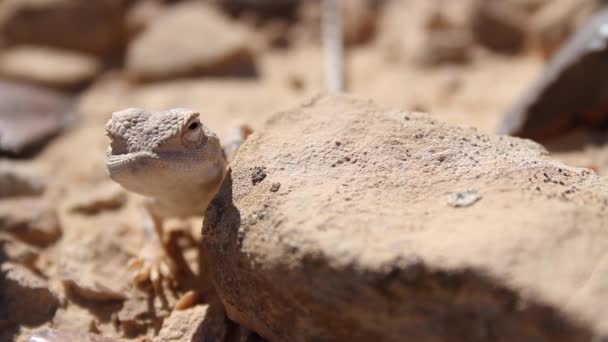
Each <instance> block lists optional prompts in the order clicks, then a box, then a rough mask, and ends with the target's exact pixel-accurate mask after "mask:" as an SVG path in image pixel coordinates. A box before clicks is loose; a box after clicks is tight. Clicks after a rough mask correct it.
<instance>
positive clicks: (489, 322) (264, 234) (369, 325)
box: [203, 96, 608, 341]
mask: <svg viewBox="0 0 608 342" xmlns="http://www.w3.org/2000/svg"><path fill="white" fill-rule="evenodd" d="M259 169H262V170H264V173H265V174H266V177H265V178H264V179H263V180H261V181H259V182H257V184H254V182H253V179H252V176H254V175H256V174H258V172H257V170H259ZM278 183H280V187H279V188H278V190H277V189H276V184H278ZM272 189H274V190H272ZM470 189H475V191H476V192H477V194H478V196H479V198H478V199H477V200H476V201H469V202H471V203H468V204H469V205H468V206H460V207H457V206H456V207H455V206H452V205H450V201H452V199H451V198H452V196H453V193H455V192H467V193H469V192H470ZM475 197H477V195H476V196H475ZM607 220H608V182H607V181H606V180H605V179H603V178H600V177H598V176H597V175H595V174H593V173H592V172H591V171H590V170H587V169H580V168H574V167H568V166H565V165H563V164H561V163H559V162H556V161H554V160H552V159H550V158H548V157H547V155H546V152H545V150H544V149H543V148H541V147H540V146H539V145H537V144H535V143H532V142H530V141H527V140H520V139H517V138H509V137H504V136H494V135H487V134H484V133H481V132H480V131H478V130H476V129H474V128H464V127H455V126H449V125H446V124H443V123H441V122H438V121H435V120H433V119H431V118H430V117H429V116H427V115H424V114H416V113H405V112H400V111H390V110H382V109H379V108H378V107H377V106H376V105H374V104H373V103H371V102H369V101H364V100H357V99H354V98H350V97H346V96H337V97H323V98H319V99H315V100H312V101H310V102H309V103H307V104H305V105H303V106H302V107H300V108H298V109H294V110H291V111H286V112H283V113H280V114H277V115H276V116H274V117H273V118H272V119H270V120H269V121H268V122H267V124H266V126H265V128H264V129H262V130H261V131H258V132H256V133H254V134H253V135H252V136H251V137H250V138H249V140H248V141H247V142H246V143H245V144H244V145H243V146H242V147H241V150H240V151H239V153H238V155H237V157H236V159H235V161H234V162H233V164H232V171H231V174H230V175H229V176H228V177H227V180H226V181H225V183H224V186H223V188H222V190H221V192H220V194H219V195H218V196H217V197H216V199H215V200H214V202H213V203H212V205H211V206H210V207H209V209H208V211H207V215H206V219H205V223H204V227H203V235H204V236H203V244H204V248H205V254H206V255H205V259H206V260H207V263H208V265H207V267H208V268H209V272H210V276H211V278H212V280H213V281H214V284H215V286H216V289H217V291H218V293H219V295H220V297H221V299H222V302H223V303H224V304H225V306H226V310H227V314H228V316H229V317H230V318H231V319H232V320H234V321H236V322H239V323H241V324H243V325H244V326H246V327H248V328H250V329H252V330H254V331H255V332H257V333H259V334H260V335H261V336H263V337H265V338H268V339H270V340H291V341H294V340H317V341H321V340H372V339H375V340H380V339H381V340H385V341H389V340H392V341H400V340H403V337H404V336H407V337H408V338H409V339H411V340H418V341H422V340H424V341H443V340H461V341H462V340H504V341H508V340H534V341H542V340H546V341H587V340H589V338H590V336H591V335H599V336H608V321H606V320H605V319H604V317H607V315H608V311H607V310H608V309H607V308H608V306H607V305H606V304H608V291H606V284H605V281H604V279H603V276H602V274H605V273H606V272H607V271H608V258H607V257H606V250H608V230H607V229H606V224H605V223H606V222H607Z"/></svg>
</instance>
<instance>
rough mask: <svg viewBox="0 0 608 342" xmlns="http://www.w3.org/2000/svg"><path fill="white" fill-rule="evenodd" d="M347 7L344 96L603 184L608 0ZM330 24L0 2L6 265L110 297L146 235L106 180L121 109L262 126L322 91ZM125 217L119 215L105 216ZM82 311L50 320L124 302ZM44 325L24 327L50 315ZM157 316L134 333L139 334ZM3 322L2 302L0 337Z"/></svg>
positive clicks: (118, 0) (49, 0) (246, 2)
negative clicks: (487, 137)
mask: <svg viewBox="0 0 608 342" xmlns="http://www.w3.org/2000/svg"><path fill="white" fill-rule="evenodd" d="M340 3H341V13H342V26H341V27H342V31H343V43H344V48H345V54H344V60H343V62H344V70H345V87H346V88H345V90H346V91H347V92H349V93H351V94H353V95H355V96H358V97H363V98H369V99H372V100H374V101H375V102H376V103H378V104H380V105H381V106H383V107H386V108H395V109H399V110H408V111H424V112H429V113H430V114H431V115H433V116H435V117H437V118H439V119H440V120H442V121H447V122H450V123H453V124H462V125H470V126H474V127H477V128H479V129H481V130H483V131H485V132H499V131H500V132H501V133H510V134H515V135H519V136H522V137H529V138H533V139H535V140H537V141H539V142H541V143H543V144H544V145H545V146H546V147H547V148H548V149H549V150H550V151H551V152H552V154H553V156H554V157H555V158H558V159H561V160H563V161H565V162H567V163H568V164H572V165H576V166H582V167H587V168H591V169H593V170H595V171H597V172H598V173H599V174H601V175H604V176H606V175H608V148H607V147H606V145H605V144H604V143H605V142H606V139H605V136H606V135H605V131H603V129H604V128H605V122H606V120H605V119H606V118H608V115H607V114H606V111H605V109H606V108H608V107H605V104H606V103H607V102H604V101H603V97H602V96H603V93H597V91H596V90H597V89H604V88H606V89H608V87H605V86H604V87H602V82H603V75H604V70H606V67H605V66H604V64H602V61H603V60H607V58H606V54H608V53H607V52H606V51H605V50H606V44H605V41H604V40H603V39H604V37H606V36H607V35H608V27H607V26H606V25H608V20H604V19H605V17H606V16H605V15H604V17H603V19H602V18H600V19H602V20H601V21H598V22H593V21H592V18H593V15H595V14H599V15H600V16H601V13H602V11H601V9H602V7H601V6H602V4H601V3H602V2H601V1H598V0H457V1H455V0H344V1H341V2H340ZM322 21H323V6H322V2H321V1H315V0H306V1H305V0H301V1H297V0H274V1H273V0H257V1H256V0H208V1H203V0H200V1H197V0H181V1H178V0H164V1H163V0H0V79H1V81H0V158H1V160H0V202H1V203H0V242H1V244H0V245H1V246H4V247H3V248H4V251H3V252H2V253H0V261H2V257H4V258H5V259H11V260H22V261H23V262H24V263H26V264H29V265H32V266H33V269H37V270H39V271H40V272H41V273H43V274H44V276H45V279H47V280H49V282H50V284H51V285H49V286H50V287H51V288H53V286H54V285H53V281H54V279H55V280H56V279H59V278H61V279H62V280H63V281H64V282H65V279H72V280H73V281H74V283H75V284H76V285H74V287H75V288H88V289H89V290H90V288H91V287H95V286H94V285H86V284H82V283H79V282H86V281H88V280H86V279H88V278H87V277H88V276H90V277H91V279H93V280H90V281H91V284H95V282H96V281H97V283H99V281H102V280H100V279H102V278H103V281H106V282H107V283H105V285H104V286H105V288H106V289H108V288H110V289H109V290H107V291H106V290H103V291H102V290H100V292H102V293H104V295H105V296H109V297H110V298H112V293H114V294H115V293H117V292H120V291H119V290H120V289H118V288H119V287H120V286H123V285H124V283H125V282H124V281H123V280H121V279H123V278H124V279H128V276H127V275H126V274H127V273H126V272H127V271H126V270H123V268H124V267H123V266H124V265H125V263H126V262H127V261H128V259H129V258H130V256H131V255H132V250H137V246H138V244H141V241H140V240H141V233H133V232H134V231H136V232H139V230H137V228H138V227H137V226H138V225H139V224H140V221H139V220H140V217H139V216H138V211H137V210H136V209H135V208H136V207H137V205H136V204H132V201H131V200H128V199H130V197H128V196H131V195H127V194H125V193H124V192H121V190H119V189H116V188H115V187H113V184H111V183H110V182H109V180H108V178H107V175H106V172H105V166H104V165H105V150H106V148H107V143H108V141H107V138H106V137H105V136H104V130H103V126H104V124H105V122H106V121H107V120H108V119H109V117H110V115H111V113H112V112H113V111H117V110H121V109H124V108H126V107H142V108H146V109H150V110H163V109H167V108H171V107H178V106H179V107H188V108H193V109H195V110H198V111H200V112H201V118H202V120H203V121H204V122H205V124H206V125H208V126H209V127H210V128H211V129H212V130H214V131H216V132H218V133H219V134H220V136H221V135H222V132H223V131H225V130H226V129H228V128H229V127H231V125H233V124H234V122H236V121H237V120H240V121H242V122H245V123H248V124H250V125H251V126H253V128H254V129H258V128H260V127H262V125H263V122H264V120H265V119H266V118H268V117H269V116H270V115H272V114H273V113H274V112H277V111H280V110H284V109H288V108H292V107H295V106H297V105H299V104H300V103H302V102H304V101H306V100H307V99H309V98H310V97H312V96H314V95H317V94H319V93H322V92H325V91H326V90H327V84H328V83H327V75H326V65H325V63H326V57H327V53H328V51H327V50H326V49H325V48H324V40H323V25H322ZM604 22H606V24H605V25H604V24H603V23H604ZM589 25H591V26H589ZM586 27H590V28H589V29H588V32H590V33H589V34H588V35H587V36H584V34H585V32H587V31H585V28H586ZM589 30H590V31H589ZM583 31H585V32H583ZM577 32H583V33H581V34H582V36H581V37H582V38H580V39H579V41H578V43H576V42H574V43H569V39H571V38H572V37H574V36H575V35H576V34H577ZM598 35H599V36H598ZM598 37H599V38H598ZM598 39H599V41H598ZM565 47H568V48H565ZM594 53H595V55H591V56H590V55H589V54H594ZM598 56H599V57H598ZM598 58H599V59H598ZM572 66H576V68H577V69H576V72H574V74H575V76H571V77H570V76H568V75H570V74H568V72H570V71H569V70H570V69H569V68H570V67H572ZM564 75H566V76H564ZM555 87H557V88H559V89H560V90H559V91H557V90H556V91H553V90H551V89H556V88H555ZM560 87H561V88H560ZM547 89H549V90H547ZM564 94H568V95H571V96H572V97H571V98H570V97H568V96H565V95H564ZM590 94H593V96H591V95H590ZM574 98H576V100H572V99H574ZM547 101H548V102H547ZM556 101H557V102H556ZM559 101H562V102H563V101H566V103H565V104H563V105H561V104H560V105H555V103H562V102H559ZM543 103H550V105H547V106H546V108H548V109H546V110H545V109H544V108H545V107H543V106H542V104H543ZM573 103H574V104H576V106H575V107H572V108H570V107H569V105H570V104H573ZM551 104H553V105H551ZM541 107H543V108H541ZM541 109H542V110H541ZM528 124H530V125H531V126H530V127H528V126H526V125H528ZM538 127H540V128H538ZM15 198H19V200H18V201H17V200H14V199H15ZM24 198H25V200H24ZM117 208H126V209H125V210H121V211H119V212H117V213H116V212H115V213H114V214H112V215H105V216H104V215H97V214H98V213H100V212H106V211H108V210H115V209H117ZM195 226H196V227H200V224H198V223H197V224H195ZM15 227H17V228H15ZM23 227H26V228H27V229H25V228H23ZM15 236H17V237H18V238H17V239H15ZM61 236H62V238H61V240H58V239H59V238H60V237H61ZM117 237H119V238H120V240H119V242H116V241H115V240H111V238H117ZM24 241H25V243H24ZM58 241H59V242H58ZM117 244H120V245H121V246H122V247H117ZM123 245H124V246H123ZM125 246H127V247H125ZM123 249H124V250H123ZM104 253H105V254H104ZM100 255H101V256H100ZM103 258H106V259H103ZM101 259H103V262H100V261H99V260H101ZM58 260H60V261H58ZM74 260H77V261H78V262H77V263H76V262H74ZM70 274H77V275H78V277H77V278H78V279H77V280H74V279H76V278H71V277H70ZM87 275H88V276H87ZM103 281H102V282H103ZM87 286H88V287H87ZM112 286H116V287H117V288H116V289H112V288H111V287H112ZM125 286H126V285H125ZM58 288H61V286H58ZM57 291H58V292H60V293H62V291H63V290H57ZM91 291H92V290H91ZM113 291H114V292H113ZM93 292H95V291H93ZM83 293H84V296H85V297H86V296H87V293H88V294H89V295H90V293H91V292H86V291H84V292H83ZM81 295H83V294H82V293H81ZM96 295H99V293H97V294H96ZM97 298H98V297H97ZM88 299H91V298H88ZM133 301H134V302H133V303H140V302H142V299H141V298H139V302H137V300H135V299H133ZM49 303H51V304H49V305H52V303H54V302H53V301H52V300H50V302H49ZM26 304H27V303H26ZM26 304H24V305H26ZM140 304H141V303H140ZM36 305H37V306H39V305H40V304H39V303H37V304H36ZM88 305H89V307H88V309H87V310H81V309H77V308H74V307H69V306H67V307H64V308H62V309H60V310H59V311H58V313H57V314H56V315H55V316H52V317H54V318H53V320H54V322H55V323H54V324H55V325H56V326H68V327H73V328H77V329H85V330H88V331H97V332H108V333H109V334H110V335H111V334H113V333H111V332H112V331H114V330H112V329H114V326H113V324H114V323H111V322H113V321H112V319H110V318H109V316H108V317H106V318H107V320H105V321H104V319H103V317H105V316H104V315H103V314H100V313H99V312H106V311H107V312H116V311H117V310H118V309H115V310H114V309H112V307H111V305H110V306H103V305H101V306H96V305H97V304H95V305H94V304H90V303H89V304H88ZM104 305H105V304H104ZM133 305H134V306H133V307H128V306H127V307H128V308H129V310H131V311H129V312H130V314H132V315H133V317H136V316H137V315H136V314H135V313H137V312H138V311H137V310H138V309H134V307H137V305H139V304H137V305H135V304H133ZM141 305H143V304H141ZM25 308H26V309H27V310H33V309H32V308H28V307H27V306H25ZM100 310H101V311H100ZM103 310H106V311H103ZM113 310H114V311H113ZM141 310H143V311H145V308H141ZM53 312H55V311H53ZM91 312H96V314H92V313H91ZM120 312H122V311H120ZM122 315H123V316H121V317H122V318H121V322H131V321H129V319H128V317H127V316H128V315H129V313H124V312H122ZM100 317H102V318H100ZM138 317H139V316H138ZM140 318H141V317H140ZM140 318H138V319H140ZM23 319H25V320H28V319H32V316H31V315H27V317H25V318H23ZM34 319H36V317H34ZM37 319H38V321H34V322H29V323H30V324H41V323H44V322H48V321H49V320H50V319H51V318H49V317H48V316H44V314H41V316H40V317H38V318H37ZM132 320H133V322H135V321H137V320H136V319H135V318H133V319H132ZM152 321H153V320H152V319H149V320H147V321H146V320H144V323H141V322H138V323H137V324H140V325H137V324H135V323H133V324H135V325H134V326H135V328H133V327H131V328H133V329H134V330H133V331H131V332H130V334H127V335H129V336H141V335H145V334H146V333H147V332H146V331H147V330H146V329H148V327H149V326H148V325H150V326H151V325H153V324H152V323H150V322H152ZM3 322H4V323H5V326H8V325H10V324H8V323H7V322H8V320H6V319H5V320H3V316H2V309H0V330H1V328H2V327H3ZM91 322H95V323H94V325H95V327H94V329H93V328H91V324H93V323H91ZM146 322H147V323H146ZM62 324H63V325H62ZM147 324H148V325H147ZM138 329H139V330H138ZM13 333H14V332H13ZM148 333H149V332H148ZM3 336H4V335H3ZM6 336H8V335H6ZM10 336H11V337H14V336H13V335H10ZM0 339H1V338H0Z"/></svg>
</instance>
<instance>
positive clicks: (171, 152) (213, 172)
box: [105, 108, 225, 198]
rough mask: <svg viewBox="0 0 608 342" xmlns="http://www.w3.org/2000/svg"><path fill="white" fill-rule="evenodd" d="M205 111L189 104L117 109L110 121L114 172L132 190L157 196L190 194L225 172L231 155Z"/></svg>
mask: <svg viewBox="0 0 608 342" xmlns="http://www.w3.org/2000/svg"><path fill="white" fill-rule="evenodd" d="M199 117H200V115H199V113H196V112H194V111H192V110H190V109H184V108H176V109H170V110H167V111H162V112H149V111H146V110H144V109H139V108H129V109H126V110H122V111H119V112H115V113H113V114H112V118H111V119H110V120H109V121H108V123H107V124H106V126H105V129H106V135H107V136H108V137H109V138H110V146H109V148H108V150H107V160H106V167H107V170H108V174H109V175H110V178H112V179H113V180H114V181H116V182H117V183H119V184H121V185H122V186H123V187H124V188H126V189H127V190H130V191H133V192H135V193H139V194H142V195H145V196H152V197H157V198H171V197H177V196H187V195H188V194H187V192H195V191H201V190H200V186H202V185H204V184H206V183H211V182H214V181H216V180H217V178H218V177H220V178H221V177H222V176H223V172H224V169H225V161H224V157H223V154H222V149H221V145H220V143H219V139H218V138H217V136H216V135H215V134H214V133H212V132H211V131H210V130H209V129H208V128H207V127H206V126H205V125H203V123H202V122H201V121H200V118H199Z"/></svg>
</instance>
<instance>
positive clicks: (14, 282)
mask: <svg viewBox="0 0 608 342" xmlns="http://www.w3.org/2000/svg"><path fill="white" fill-rule="evenodd" d="M0 272H1V273H2V274H3V276H1V277H0V304H1V305H0V320H2V319H3V318H6V319H7V320H8V321H10V322H13V323H16V324H25V325H28V326H29V325H40V324H42V323H44V322H48V321H50V320H51V319H52V318H53V315H54V314H55V310H57V308H58V307H59V299H58V297H57V295H56V294H54V293H53V292H52V291H51V290H49V288H48V284H47V282H46V281H45V280H44V279H42V278H40V277H38V276H37V275H36V274H34V273H33V272H31V271H30V270H28V269H26V268H25V267H23V266H19V265H16V264H11V263H4V264H2V265H1V266H0Z"/></svg>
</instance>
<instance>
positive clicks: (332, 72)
mask: <svg viewBox="0 0 608 342" xmlns="http://www.w3.org/2000/svg"><path fill="white" fill-rule="evenodd" d="M340 1H341V0H324V1H323V45H324V49H325V76H326V81H327V90H328V91H329V92H331V93H336V92H342V91H345V90H346V77H345V68H344V43H343V35H342V11H341V3H340Z"/></svg>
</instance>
